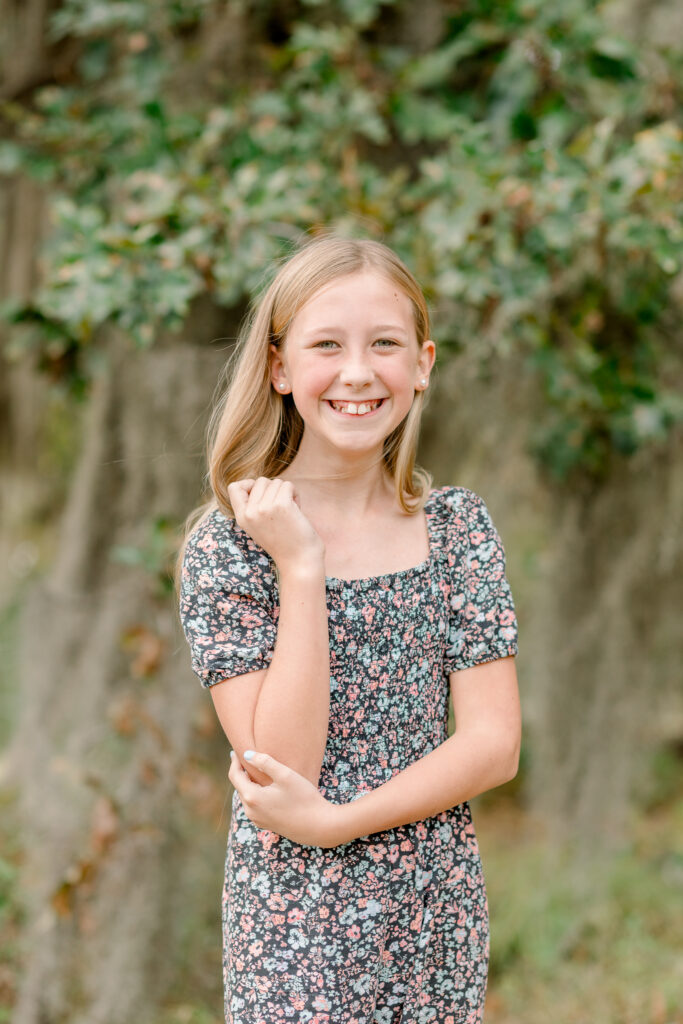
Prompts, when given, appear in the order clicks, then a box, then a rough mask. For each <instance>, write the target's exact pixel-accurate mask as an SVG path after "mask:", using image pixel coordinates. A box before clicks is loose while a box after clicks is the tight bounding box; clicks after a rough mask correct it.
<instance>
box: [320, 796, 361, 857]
mask: <svg viewBox="0 0 683 1024" xmlns="http://www.w3.org/2000/svg"><path fill="white" fill-rule="evenodd" d="M328 807H329V811H328V817H327V822H326V825H325V840H326V841H325V846H327V847H328V848H329V847H333V846H343V845H344V844H345V843H350V842H351V840H352V839H356V838H357V836H358V835H359V834H361V833H358V832H357V831H356V829H355V828H354V824H355V813H354V812H355V808H354V806H353V801H351V803H346V804H333V803H330V802H329V801H328Z"/></svg>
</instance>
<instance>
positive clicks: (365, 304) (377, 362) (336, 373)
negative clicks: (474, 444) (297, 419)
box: [270, 270, 436, 453]
mask: <svg viewBox="0 0 683 1024" xmlns="http://www.w3.org/2000/svg"><path fill="white" fill-rule="evenodd" d="M270 348H271V353H272V358H271V379H272V382H273V386H274V388H275V390H276V391H277V392H278V394H281V395H284V394H287V393H288V392H291V394H292V398H293V399H294V404H295V405H296V407H297V409H298V411H299V414H300V415H301V418H302V419H303V421H304V424H305V428H306V429H305V433H306V435H308V436H307V442H309V443H310V441H311V440H312V436H311V435H315V436H316V437H317V438H318V439H319V440H320V441H322V442H323V443H325V442H327V443H328V444H331V445H332V446H333V447H334V448H336V449H342V450H346V451H349V452H358V453H360V452H362V451H369V450H374V449H376V448H377V447H378V446H381V445H382V443H383V441H384V439H385V438H386V437H388V436H389V434H391V432H392V431H393V430H394V429H395V428H396V427H397V426H398V425H399V424H400V423H401V421H402V420H403V419H404V418H405V417H406V416H407V414H408V412H409V410H410V407H411V405H412V403H413V399H414V397H415V392H416V391H418V390H420V391H423V390H424V389H425V387H426V384H427V383H428V378H429V371H430V370H431V368H432V365H433V363H434V359H435V355H436V347H435V345H434V342H433V341H429V340H428V341H425V342H424V343H423V344H422V347H421V348H420V346H419V345H418V341H417V335H416V332H415V318H414V314H413V306H412V303H411V301H410V299H409V298H408V296H407V295H406V294H405V293H404V292H403V291H401V289H400V288H399V287H398V286H397V285H395V284H394V283H393V282H392V281H391V280H390V279H389V278H388V277H385V276H384V275H383V274H381V273H380V272H378V271H374V270H363V271H358V272H356V273H353V274H348V275H345V276H344V277H340V278H337V279H336V280H334V281H332V282H331V283H330V284H328V285H325V286H324V287H323V288H321V289H320V290H319V291H318V292H316V293H315V294H314V295H313V296H312V297H311V298H310V299H309V300H308V302H306V303H305V305H303V306H302V307H301V309H300V310H299V311H298V313H297V314H296V316H295V317H294V319H293V320H292V322H291V324H290V327H289V331H288V332H287V336H286V339H285V341H284V343H283V345H282V346H281V350H280V351H278V349H277V348H276V347H275V345H272V344H271V346H270ZM423 380H424V381H425V384H422V381H423ZM282 384H284V385H285V386H284V387H281V385H282Z"/></svg>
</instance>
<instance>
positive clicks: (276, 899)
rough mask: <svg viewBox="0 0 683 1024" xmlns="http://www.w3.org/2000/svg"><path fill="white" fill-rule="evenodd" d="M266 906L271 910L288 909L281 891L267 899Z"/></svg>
mask: <svg viewBox="0 0 683 1024" xmlns="http://www.w3.org/2000/svg"><path fill="white" fill-rule="evenodd" d="M266 906H267V907H268V909H269V910H286V909H287V904H286V903H285V901H284V900H283V898H282V896H281V895H280V893H279V892H274V893H272V895H270V896H269V897H268V899H267V900H266Z"/></svg>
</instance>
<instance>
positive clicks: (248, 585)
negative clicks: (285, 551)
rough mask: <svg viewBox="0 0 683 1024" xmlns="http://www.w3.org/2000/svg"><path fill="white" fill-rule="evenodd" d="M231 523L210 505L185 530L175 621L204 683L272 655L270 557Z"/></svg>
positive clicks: (260, 665) (239, 671) (252, 668)
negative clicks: (177, 618) (209, 510)
mask: <svg viewBox="0 0 683 1024" xmlns="http://www.w3.org/2000/svg"><path fill="white" fill-rule="evenodd" d="M237 529H238V528H237ZM237 529H236V528H235V525H234V522H233V520H229V519H227V518H226V517H224V516H223V515H222V513H221V512H220V511H214V512H212V513H211V514H210V515H209V516H208V517H207V519H206V520H204V521H203V522H201V523H200V524H199V526H197V527H196V528H195V530H194V532H193V533H191V535H190V538H189V539H188V542H187V546H186V549H185V554H184V556H183V563H182V571H181V582H180V598H179V614H180V621H181V625H182V628H183V632H184V633H185V637H186V639H187V642H188V644H189V645H190V654H191V663H192V670H193V671H194V673H195V674H196V675H197V677H198V678H199V681H200V682H201V684H202V686H205V687H210V686H213V685H214V684H215V683H218V682H221V680H223V679H229V678H231V677H232V676H237V675H242V674H244V673H246V672H253V671H255V670H256V669H260V668H265V667H266V666H267V665H269V664H270V661H271V660H272V657H273V649H274V647H275V639H276V636H277V622H276V614H275V609H274V604H273V596H272V589H271V587H270V586H269V585H268V581H269V580H270V581H271V583H272V581H273V576H272V572H271V569H270V561H269V559H268V557H267V556H266V555H265V552H263V549H262V548H259V547H258V545H255V544H254V542H253V541H251V539H249V540H247V534H246V533H244V531H239V533H240V534H241V536H240V537H238V535H237Z"/></svg>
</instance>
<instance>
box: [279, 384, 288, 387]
mask: <svg viewBox="0 0 683 1024" xmlns="http://www.w3.org/2000/svg"><path fill="white" fill-rule="evenodd" d="M279 386H280V387H281V388H286V387H287V385H286V384H280V385H279Z"/></svg>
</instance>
